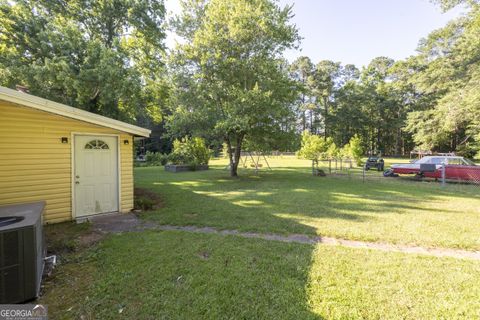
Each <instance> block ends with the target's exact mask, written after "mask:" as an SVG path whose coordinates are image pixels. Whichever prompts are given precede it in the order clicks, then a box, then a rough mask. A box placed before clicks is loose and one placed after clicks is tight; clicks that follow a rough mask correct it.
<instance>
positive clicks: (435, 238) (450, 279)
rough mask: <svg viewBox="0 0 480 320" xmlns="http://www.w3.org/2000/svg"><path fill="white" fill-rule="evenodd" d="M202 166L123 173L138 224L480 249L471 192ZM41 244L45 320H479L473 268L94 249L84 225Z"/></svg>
mask: <svg viewBox="0 0 480 320" xmlns="http://www.w3.org/2000/svg"><path fill="white" fill-rule="evenodd" d="M394 161H396V160H394ZM212 164H213V168H212V170H209V171H202V172H186V173H177V174H174V173H166V172H164V171H163V168H158V167H157V168H137V169H135V179H136V185H137V186H138V187H143V188H147V189H149V190H152V191H155V192H157V193H158V194H159V195H160V197H161V198H162V199H163V208H162V209H160V210H157V211H153V212H147V213H144V214H143V217H144V218H145V219H151V220H154V221H157V222H160V223H163V224H176V225H198V226H213V227H217V228H220V229H221V228H226V229H237V230H243V231H257V232H278V233H284V234H286V233H304V234H312V235H313V234H321V235H328V236H335V237H341V238H347V239H360V240H368V241H380V242H392V243H404V244H406V243H415V244H419V245H423V246H432V247H434V246H441V247H451V248H455V247H462V248H467V249H479V248H480V240H479V233H478V230H480V221H479V220H480V219H479V208H480V199H479V197H478V191H477V190H478V189H477V187H473V186H456V185H453V186H447V187H445V188H442V187H441V186H440V185H439V184H436V183H418V182H413V181H406V180H402V179H399V180H398V179H384V180H383V179H379V180H374V181H368V182H366V183H362V181H361V179H355V178H352V179H348V178H338V177H337V178H334V177H326V178H323V177H313V176H311V175H310V173H309V163H308V162H306V161H301V160H297V159H294V158H293V157H289V158H275V159H271V165H272V166H274V167H275V168H274V170H272V171H265V170H264V171H262V172H261V173H260V174H259V175H258V176H256V175H254V174H253V171H252V170H242V172H241V177H240V178H238V179H232V178H229V177H228V172H227V171H225V170H223V168H224V166H225V161H224V160H214V161H213V163H212ZM372 174H373V173H372ZM46 231H47V232H46V233H47V243H48V244H49V246H50V249H52V250H54V251H55V252H57V253H59V254H60V265H59V266H58V267H57V269H56V270H55V272H54V274H53V277H52V278H50V279H48V280H47V281H46V282H45V284H44V285H45V287H44V295H43V296H42V298H41V299H40V300H39V302H40V303H44V304H47V305H48V307H49V315H50V318H51V319H476V318H480V300H479V299H478V297H479V296H480V261H475V260H461V259H453V258H436V257H430V256H422V255H415V254H404V253H393V252H391V253H389V252H382V251H375V250H369V249H360V248H355V249H354V248H345V247H342V246H327V245H309V244H296V243H284V242H276V241H267V240H260V239H247V238H241V237H238V236H222V235H218V234H195V233H188V232H183V231H143V232H132V233H124V234H116V235H108V236H106V238H105V239H103V240H101V241H100V242H99V243H98V244H93V245H92V244H91V243H90V242H89V241H85V239H92V237H90V236H88V237H85V236H84V235H85V234H88V233H89V228H88V225H75V224H63V225H62V224H60V225H52V226H47V228H46ZM82 235H83V236H82ZM78 237H82V239H84V240H83V241H78ZM93 239H95V238H93ZM96 240H98V239H96Z"/></svg>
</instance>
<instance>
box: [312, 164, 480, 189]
mask: <svg viewBox="0 0 480 320" xmlns="http://www.w3.org/2000/svg"><path fill="white" fill-rule="evenodd" d="M422 169H424V170H423V171H422V170H420V171H419V173H417V174H396V173H395V172H394V171H393V170H391V169H390V168H389V167H387V166H385V165H384V163H383V162H382V163H379V164H378V166H371V165H368V163H367V164H364V165H361V166H358V165H357V164H356V163H355V161H353V160H349V159H347V160H344V159H342V160H340V159H339V160H320V161H318V163H314V164H313V165H312V174H313V175H317V176H328V177H337V178H346V179H356V180H361V181H363V182H365V183H368V182H378V181H382V182H383V181H385V182H386V181H389V182H390V181H391V182H400V181H402V182H416V181H424V182H436V183H438V184H439V185H441V186H445V187H450V186H454V185H456V186H480V166H461V165H445V164H442V165H437V166H433V168H422Z"/></svg>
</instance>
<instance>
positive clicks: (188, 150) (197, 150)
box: [168, 137, 211, 169]
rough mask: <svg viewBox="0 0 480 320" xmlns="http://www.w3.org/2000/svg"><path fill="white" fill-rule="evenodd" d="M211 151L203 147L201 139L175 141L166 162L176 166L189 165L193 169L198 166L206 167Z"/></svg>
mask: <svg viewBox="0 0 480 320" xmlns="http://www.w3.org/2000/svg"><path fill="white" fill-rule="evenodd" d="M210 156H211V151H210V150H209V149H208V148H207V147H206V146H205V141H204V140H203V139H202V138H198V137H197V138H191V139H190V138H188V137H185V138H183V139H182V140H175V141H174V142H173V152H172V153H171V154H170V155H169V156H168V162H169V163H172V164H176V165H180V164H183V165H189V166H191V167H192V168H193V169H195V167H197V166H199V165H207V164H208V161H209V160H210Z"/></svg>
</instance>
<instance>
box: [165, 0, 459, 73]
mask: <svg viewBox="0 0 480 320" xmlns="http://www.w3.org/2000/svg"><path fill="white" fill-rule="evenodd" d="M226 1H228V0H226ZM165 4H166V8H167V12H170V13H173V14H174V13H178V12H179V5H178V0H166V2H165ZM280 4H281V5H282V6H285V5H293V9H292V10H293V14H294V15H295V16H294V17H293V18H292V21H291V22H292V23H294V24H295V25H296V26H297V28H298V30H299V33H300V35H301V36H302V38H303V40H302V42H301V44H300V50H290V51H287V52H286V53H285V57H286V58H287V59H288V60H289V61H293V60H295V58H297V57H299V56H302V55H305V56H308V57H310V59H311V60H312V61H313V62H314V63H317V62H319V61H321V60H333V61H338V62H341V63H342V64H348V63H352V64H355V65H356V66H358V67H361V66H366V65H368V63H369V62H370V61H371V60H372V59H373V58H375V57H379V56H387V57H390V58H393V59H395V60H401V59H404V58H407V57H409V56H411V55H414V54H415V50H416V48H417V45H418V42H419V40H420V39H421V38H423V37H426V36H427V35H428V34H429V33H430V32H431V31H433V30H435V29H438V28H441V27H443V26H444V25H446V23H447V22H448V21H450V20H451V19H453V18H456V17H458V16H460V15H461V14H462V12H463V11H462V9H461V8H458V9H454V10H451V11H449V12H447V13H442V11H441V10H440V8H439V7H438V6H436V5H434V4H432V3H431V2H430V1H429V0H280ZM174 39H175V38H174V36H173V35H171V34H170V35H169V36H168V38H167V46H173V44H174Z"/></svg>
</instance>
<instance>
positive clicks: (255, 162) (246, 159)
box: [239, 151, 272, 173]
mask: <svg viewBox="0 0 480 320" xmlns="http://www.w3.org/2000/svg"><path fill="white" fill-rule="evenodd" d="M239 161H240V164H241V165H242V166H243V167H244V168H248V165H250V167H252V168H255V173H257V172H258V170H259V169H260V168H262V167H263V163H261V161H265V164H266V165H267V167H268V169H269V170H272V168H271V167H270V164H269V163H268V160H267V157H266V156H265V153H263V152H257V151H253V152H251V151H245V152H242V153H241V154H240V160H239Z"/></svg>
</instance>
